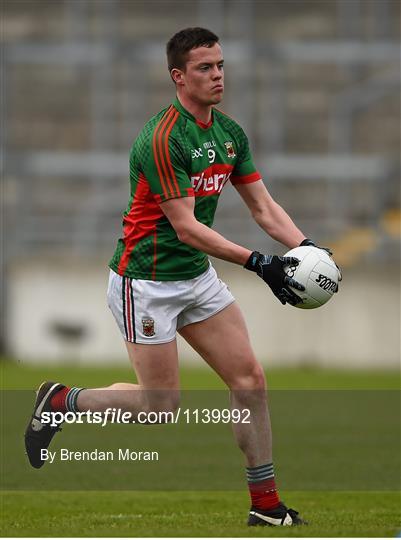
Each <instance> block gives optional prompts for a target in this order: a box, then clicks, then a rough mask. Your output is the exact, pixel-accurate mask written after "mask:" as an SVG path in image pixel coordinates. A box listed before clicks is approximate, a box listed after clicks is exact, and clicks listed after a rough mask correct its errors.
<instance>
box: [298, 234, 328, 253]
mask: <svg viewBox="0 0 401 540" xmlns="http://www.w3.org/2000/svg"><path fill="white" fill-rule="evenodd" d="M301 246H312V247H315V248H318V249H322V250H323V251H325V252H326V253H328V254H329V255H330V257H331V256H332V255H333V252H332V251H331V249H330V248H328V247H321V246H317V245H316V244H315V242H313V241H312V240H310V239H309V238H305V239H304V240H302V242H301V243H300V244H299V247H301Z"/></svg>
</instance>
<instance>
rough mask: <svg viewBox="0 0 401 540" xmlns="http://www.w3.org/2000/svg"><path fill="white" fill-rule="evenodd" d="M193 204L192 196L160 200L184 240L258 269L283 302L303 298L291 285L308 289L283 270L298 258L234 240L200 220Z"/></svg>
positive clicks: (292, 302) (258, 273) (168, 217)
mask: <svg viewBox="0 0 401 540" xmlns="http://www.w3.org/2000/svg"><path fill="white" fill-rule="evenodd" d="M194 207H195V200H194V198H193V197H184V198H179V199H170V200H168V201H165V202H163V203H161V204H160V208H161V209H162V210H163V212H164V214H165V216H166V217H167V219H168V220H169V221H170V223H171V225H172V226H173V228H174V230H175V232H176V233H177V236H178V238H179V240H181V242H183V243H184V244H188V245H189V246H192V247H193V248H195V249H198V250H200V251H203V252H205V253H207V254H208V255H212V256H213V257H218V258H219V259H223V260H225V261H229V262H233V263H237V264H241V265H242V266H244V267H245V268H246V269H247V270H251V271H252V272H255V273H256V274H257V275H258V276H259V277H260V278H262V279H263V281H264V282H265V283H267V284H268V285H269V287H270V288H271V290H272V291H273V293H274V294H275V296H277V298H278V299H279V300H280V302H281V303H282V304H285V303H286V302H289V303H290V304H293V305H296V304H297V303H298V302H300V301H301V298H300V297H299V296H298V295H297V294H295V293H294V291H293V290H291V289H290V287H293V288H295V289H297V290H299V291H303V290H305V287H304V286H303V285H301V284H299V283H298V282H297V281H295V280H294V279H293V278H290V277H289V276H287V274H286V273H285V271H284V267H285V266H286V265H297V264H298V263H299V261H298V259H295V258H294V257H277V255H262V254H261V253H259V252H258V251H250V250H249V249H246V248H244V247H242V246H239V245H238V244H234V243H233V242H230V241H229V240H227V239H226V238H224V237H223V236H221V234H219V233H217V232H216V231H213V230H212V229H210V228H209V227H207V226H206V225H203V224H202V223H200V222H199V221H198V220H197V219H196V217H195V215H194Z"/></svg>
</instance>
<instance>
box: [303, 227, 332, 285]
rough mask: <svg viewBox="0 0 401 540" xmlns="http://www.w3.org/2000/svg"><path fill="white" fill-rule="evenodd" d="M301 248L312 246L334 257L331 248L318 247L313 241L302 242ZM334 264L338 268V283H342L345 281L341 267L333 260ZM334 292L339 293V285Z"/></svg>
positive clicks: (307, 239) (306, 239) (305, 240)
mask: <svg viewBox="0 0 401 540" xmlns="http://www.w3.org/2000/svg"><path fill="white" fill-rule="evenodd" d="M299 246H312V247H316V248H318V249H322V250H323V251H325V252H326V253H328V254H329V255H330V257H331V256H332V255H333V252H332V251H331V249H330V248H327V247H320V246H317V245H316V244H315V242H313V241H312V240H310V239H309V238H305V239H304V240H302V242H301V243H300V244H299ZM333 262H334V264H335V265H336V266H337V270H338V281H342V279H343V274H342V272H341V269H340V267H339V266H338V264H337V263H336V261H334V259H333ZM334 292H338V285H337V288H336V290H335V291H334Z"/></svg>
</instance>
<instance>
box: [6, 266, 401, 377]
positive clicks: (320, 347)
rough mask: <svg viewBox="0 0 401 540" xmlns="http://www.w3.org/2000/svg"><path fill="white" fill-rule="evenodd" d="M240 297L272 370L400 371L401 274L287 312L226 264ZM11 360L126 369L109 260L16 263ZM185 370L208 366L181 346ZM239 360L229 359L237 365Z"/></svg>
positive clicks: (368, 270)
mask: <svg viewBox="0 0 401 540" xmlns="http://www.w3.org/2000/svg"><path fill="white" fill-rule="evenodd" d="M215 266H216V268H217V270H218V272H219V275H220V277H221V278H222V279H223V280H224V281H226V282H227V284H228V285H229V287H230V289H231V290H232V292H233V294H234V295H235V296H236V298H237V300H238V302H239V304H240V306H241V308H242V310H243V312H244V315H245V318H246V321H247V325H248V329H249V332H250V335H251V339H252V342H253V345H254V348H255V350H256V353H257V356H258V358H259V359H260V360H261V361H262V362H263V363H265V364H266V365H275V366H279V365H280V366H284V365H286V366H287V365H318V366H326V367H351V368H365V367H371V368H374V367H378V368H379V367H380V368H383V367H386V368H394V367H397V366H399V361H400V306H399V291H400V288H399V284H400V283H399V281H400V277H399V276H400V273H399V267H397V266H394V267H388V268H385V269H383V268H380V275H381V276H385V279H383V280H378V278H377V276H378V271H376V269H375V268H374V267H372V266H363V267H353V268H351V269H349V270H346V271H345V274H344V280H343V283H342V285H341V292H340V294H338V296H337V297H336V298H335V299H333V300H332V301H331V302H330V303H329V304H327V305H326V306H324V307H323V308H321V309H318V310H313V311H303V310H298V309H294V308H291V307H289V306H285V307H283V306H281V305H280V304H279V303H278V302H277V301H276V300H275V299H274V297H273V296H272V294H271V293H270V292H269V291H268V290H267V288H266V286H265V285H264V284H263V282H262V281H261V280H259V279H257V278H256V277H255V276H251V275H250V274H246V275H245V274H244V270H242V269H241V268H239V267H235V266H233V265H230V264H228V263H227V264H226V263H221V262H220V261H217V262H216V264H215ZM8 279H9V289H8V297H7V304H8V314H9V317H8V321H7V326H8V328H7V336H8V343H7V346H8V351H9V353H10V355H12V356H13V357H15V358H18V359H21V360H23V361H27V362H32V363H35V362H58V363H63V362H75V363H80V364H84V363H92V364H96V363H126V362H127V359H126V353H125V347H124V344H123V341H122V338H121V336H120V333H119V331H118V329H117V326H116V324H115V322H114V320H113V317H112V315H111V312H110V311H109V309H108V307H107V301H106V288H107V280H108V271H107V261H106V260H103V259H99V260H98V261H93V260H91V261H82V260H80V261H73V260H71V259H68V260H64V259H62V258H57V259H56V258H55V259H46V260H43V259H40V260H37V259H32V260H29V261H27V260H26V259H25V260H24V264H20V263H19V261H17V260H16V261H15V262H13V264H12V267H10V268H9V272H8ZM180 351H181V361H183V362H189V363H191V362H192V363H194V362H196V363H200V362H201V360H200V359H199V356H198V355H197V354H196V353H195V352H194V351H193V350H192V349H191V348H190V347H188V346H187V345H186V344H185V343H183V342H182V341H180ZM228 361H229V359H228Z"/></svg>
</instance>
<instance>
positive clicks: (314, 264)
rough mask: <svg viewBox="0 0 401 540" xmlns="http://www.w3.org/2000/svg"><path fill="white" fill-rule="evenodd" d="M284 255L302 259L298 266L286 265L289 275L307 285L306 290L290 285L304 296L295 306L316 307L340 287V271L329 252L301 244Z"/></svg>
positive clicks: (299, 294) (328, 298)
mask: <svg viewBox="0 0 401 540" xmlns="http://www.w3.org/2000/svg"><path fill="white" fill-rule="evenodd" d="M284 257H296V258H297V259H299V261H300V263H299V265H298V266H286V267H284V270H285V272H286V274H287V275H288V276H289V277H292V278H294V279H295V280H296V281H298V283H301V285H303V286H304V287H305V290H304V291H298V290H296V289H294V288H293V287H290V288H291V289H292V290H293V291H294V292H295V293H296V294H297V295H298V296H300V297H301V298H302V302H299V303H298V304H296V306H295V307H297V308H301V309H314V308H318V307H320V306H323V304H325V303H326V302H328V301H329V300H330V298H332V296H333V294H334V292H335V291H336V290H337V287H338V282H339V279H340V272H339V270H338V268H337V266H336V264H335V262H334V261H333V259H332V258H331V257H330V255H329V254H328V253H326V252H325V251H324V250H323V249H319V248H316V247H313V246H300V247H296V248H294V249H291V250H290V251H288V252H287V253H286V254H285V255H284Z"/></svg>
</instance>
